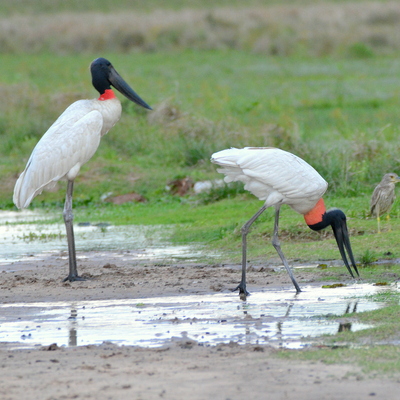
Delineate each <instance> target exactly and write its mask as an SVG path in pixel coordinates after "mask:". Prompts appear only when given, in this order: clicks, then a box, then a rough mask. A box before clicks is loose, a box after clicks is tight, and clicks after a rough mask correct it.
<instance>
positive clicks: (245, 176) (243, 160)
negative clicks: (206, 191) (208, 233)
mask: <svg viewBox="0 0 400 400" xmlns="http://www.w3.org/2000/svg"><path fill="white" fill-rule="evenodd" d="M211 161H212V162H213V163H215V164H217V165H219V166H221V167H222V168H219V169H217V171H218V172H221V173H223V174H225V178H224V180H225V182H227V183H229V182H235V181H240V182H243V183H244V188H245V189H246V190H248V191H249V192H251V193H252V194H254V195H255V196H256V197H258V198H259V199H260V200H264V201H265V203H264V205H263V206H262V207H261V208H260V209H259V210H258V211H257V212H256V213H255V214H254V215H253V217H251V218H250V219H249V220H248V221H247V222H246V223H245V224H244V225H243V227H242V229H241V233H242V280H241V281H240V283H239V285H238V286H237V288H236V289H235V290H237V289H239V295H240V297H241V298H244V299H245V298H246V296H247V295H248V294H249V293H248V292H247V290H246V263H247V258H246V249H247V241H246V238H247V233H248V232H249V229H250V226H251V224H252V223H253V222H254V221H255V220H256V219H257V218H258V217H259V216H260V215H261V214H262V213H263V212H264V211H265V210H266V209H267V208H268V207H272V206H274V207H275V225H274V234H273V237H272V245H273V246H274V247H275V249H276V251H277V252H278V254H279V257H280V258H281V260H282V262H283V265H284V266H285V268H286V270H287V272H288V274H289V276H290V279H291V280H292V282H293V284H294V287H295V288H296V291H297V292H300V291H301V290H300V287H299V285H298V284H297V282H296V279H295V278H294V276H293V273H292V270H291V268H290V266H289V264H288V262H287V260H286V258H285V256H284V254H283V252H282V250H281V246H280V243H279V237H278V226H279V225H278V224H279V211H280V208H281V206H282V204H287V205H289V206H290V207H291V208H293V209H294V210H295V211H297V212H298V213H300V214H303V215H304V219H305V221H306V223H307V225H308V226H309V228H311V229H313V230H315V231H319V230H321V229H324V228H326V227H327V226H329V225H330V226H331V227H332V229H333V233H334V235H335V238H336V242H337V245H338V247H339V251H340V254H341V256H342V259H343V262H344V264H345V265H346V267H347V269H348V271H349V272H350V275H351V276H352V277H353V278H354V275H353V272H352V270H351V267H350V265H349V263H348V261H347V257H346V253H345V248H346V250H347V252H348V255H349V258H350V261H351V265H352V266H353V268H354V270H355V271H356V273H357V275H358V276H359V274H358V270H357V266H356V263H355V261H354V257H353V252H352V250H351V245H350V239H349V234H348V231H347V224H346V216H345V214H344V213H343V211H341V210H338V209H332V210H329V211H326V208H325V205H324V201H323V199H322V195H323V194H324V193H325V191H326V189H327V187H328V183H327V182H326V181H325V179H323V178H322V176H321V175H320V174H319V173H318V172H317V171H316V170H315V169H314V168H313V167H312V166H311V165H309V164H307V163H306V162H305V161H304V160H302V159H301V158H299V157H297V156H295V155H294V154H292V153H288V152H287V151H284V150H280V149H276V148H272V147H246V148H244V149H235V148H232V149H227V150H222V151H219V152H217V153H215V154H213V155H212V156H211Z"/></svg>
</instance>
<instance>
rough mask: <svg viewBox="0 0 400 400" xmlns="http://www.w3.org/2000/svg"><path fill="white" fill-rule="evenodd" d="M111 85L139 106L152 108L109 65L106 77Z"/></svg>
mask: <svg viewBox="0 0 400 400" xmlns="http://www.w3.org/2000/svg"><path fill="white" fill-rule="evenodd" d="M108 80H109V81H110V83H111V85H113V86H114V87H115V89H117V90H118V91H119V92H120V93H122V94H123V95H124V96H125V97H126V98H127V99H129V100H131V101H133V102H134V103H136V104H139V106H142V107H144V108H147V109H148V110H152V108H151V107H150V106H149V105H148V104H147V103H146V102H145V101H144V100H142V99H141V98H140V97H139V95H138V94H137V93H136V92H135V91H134V90H133V89H132V88H131V87H130V86H129V85H128V84H127V83H126V82H125V81H124V80H123V79H122V77H121V75H120V74H119V73H118V72H117V71H116V70H115V69H114V67H112V66H111V68H110V74H109V77H108Z"/></svg>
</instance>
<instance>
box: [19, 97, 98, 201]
mask: <svg viewBox="0 0 400 400" xmlns="http://www.w3.org/2000/svg"><path fill="white" fill-rule="evenodd" d="M77 103H79V102H76V103H74V104H77ZM74 104H73V105H74ZM73 105H72V106H73ZM72 106H70V107H69V108H68V109H67V110H65V112H64V113H63V114H62V115H61V116H60V117H59V118H58V119H57V121H56V122H55V123H54V124H53V125H52V126H51V127H50V128H49V130H48V131H47V132H46V133H45V134H44V135H43V137H42V138H41V139H40V141H39V142H38V144H37V145H36V147H35V148H34V150H33V152H32V154H31V156H30V158H29V160H28V163H27V165H26V168H25V170H24V171H23V172H22V174H21V175H20V177H19V178H18V180H17V183H16V184H15V188H14V203H15V205H16V206H17V207H18V208H26V207H28V206H29V204H30V202H31V201H32V199H33V198H34V197H35V196H37V195H38V194H40V193H42V191H43V189H45V188H46V187H50V186H52V185H53V184H54V183H55V182H56V181H58V180H60V179H62V178H64V177H66V178H67V179H70V180H73V179H74V178H75V177H76V175H77V174H78V172H79V169H80V167H81V166H82V165H83V164H85V163H86V162H87V161H88V160H89V159H90V158H91V157H92V156H93V154H94V153H95V152H96V150H97V148H98V146H99V143H100V138H101V135H100V133H101V128H102V126H103V117H102V115H101V113H100V112H99V111H96V110H94V111H89V112H87V110H86V111H84V112H82V109H81V112H80V111H79V109H77V108H76V107H72Z"/></svg>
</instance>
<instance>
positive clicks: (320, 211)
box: [304, 198, 326, 225]
mask: <svg viewBox="0 0 400 400" xmlns="http://www.w3.org/2000/svg"><path fill="white" fill-rule="evenodd" d="M325 212H326V208H325V203H324V200H323V199H322V198H321V199H319V200H318V202H317V204H316V205H315V206H314V208H313V209H312V210H310V211H309V212H308V213H307V214H304V219H305V221H306V224H307V225H315V224H318V223H319V222H321V221H322V216H323V215H324V214H325Z"/></svg>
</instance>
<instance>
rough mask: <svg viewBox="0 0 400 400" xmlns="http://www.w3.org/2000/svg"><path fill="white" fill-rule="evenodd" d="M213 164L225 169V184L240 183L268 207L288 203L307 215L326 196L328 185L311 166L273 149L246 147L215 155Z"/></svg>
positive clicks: (289, 154)
mask: <svg viewBox="0 0 400 400" xmlns="http://www.w3.org/2000/svg"><path fill="white" fill-rule="evenodd" d="M211 161H212V162H213V163H215V164H218V165H220V166H222V167H223V168H219V169H218V170H217V171H218V172H221V173H223V174H225V178H224V180H225V182H226V183H229V182H235V181H240V182H243V183H244V188H245V189H246V190H248V191H249V192H251V193H253V194H254V195H255V196H256V197H258V198H259V199H260V200H264V201H265V205H266V207H270V206H274V205H276V204H287V205H289V206H290V207H292V208H293V209H294V210H295V211H297V212H298V213H300V214H306V213H307V212H309V211H310V210H311V209H312V208H313V207H314V206H315V204H316V203H317V201H318V200H319V199H320V198H321V197H322V196H323V194H324V193H325V191H326V189H327V188H328V183H327V182H326V181H325V179H324V178H322V176H321V175H320V174H319V173H318V172H317V171H316V170H315V169H314V168H313V167H312V166H311V165H309V164H308V163H306V162H305V161H304V160H302V159H301V158H299V157H297V156H295V155H294V154H292V153H289V152H287V151H284V150H281V149H277V148H273V147H245V148H244V149H235V148H232V149H227V150H222V151H219V152H218V153H215V154H213V155H212V157H211Z"/></svg>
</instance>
